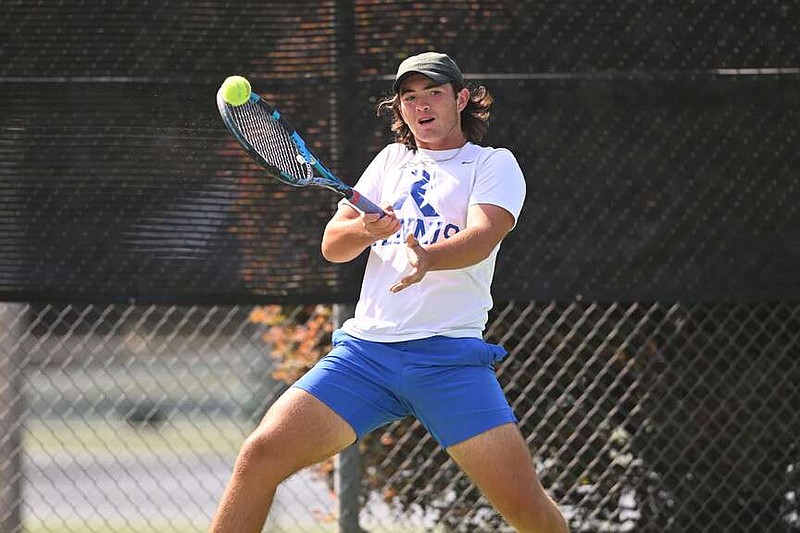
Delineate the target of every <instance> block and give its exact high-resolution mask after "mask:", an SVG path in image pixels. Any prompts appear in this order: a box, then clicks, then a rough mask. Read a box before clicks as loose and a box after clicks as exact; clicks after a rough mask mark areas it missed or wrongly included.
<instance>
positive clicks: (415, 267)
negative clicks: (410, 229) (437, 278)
mask: <svg viewBox="0 0 800 533" xmlns="http://www.w3.org/2000/svg"><path fill="white" fill-rule="evenodd" d="M427 253H428V252H427V251H426V250H425V248H423V247H422V245H420V243H419V241H418V240H417V238H416V237H414V235H413V234H409V235H408V236H407V237H406V257H407V258H408V266H409V267H411V272H409V273H408V274H407V275H405V276H403V277H402V278H400V279H399V280H398V281H397V283H395V284H394V285H392V286H391V287H389V291H390V292H400V291H402V290H403V289H406V288H408V287H410V286H411V285H414V284H415V283H419V282H420V281H422V278H424V277H425V274H427V273H428V257H427Z"/></svg>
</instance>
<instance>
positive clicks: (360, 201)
mask: <svg viewBox="0 0 800 533" xmlns="http://www.w3.org/2000/svg"><path fill="white" fill-rule="evenodd" d="M347 201H348V202H350V203H351V204H353V205H354V206H356V207H357V208H359V209H360V210H362V211H364V212H365V213H376V214H378V215H380V216H383V215H385V214H386V213H385V212H384V211H383V209H381V208H380V207H378V205H377V204H375V203H373V202H372V201H371V200H369V199H367V198H365V197H363V196H361V194H359V192H358V191H356V190H353V193H352V194H351V195H350V198H348V199H347Z"/></svg>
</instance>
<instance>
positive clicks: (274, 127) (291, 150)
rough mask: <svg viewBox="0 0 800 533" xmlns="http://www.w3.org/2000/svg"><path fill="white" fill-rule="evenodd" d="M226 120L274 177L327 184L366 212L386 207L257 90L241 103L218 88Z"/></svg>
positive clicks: (299, 183) (301, 184)
mask: <svg viewBox="0 0 800 533" xmlns="http://www.w3.org/2000/svg"><path fill="white" fill-rule="evenodd" d="M217 107H218V108H219V113H220V115H222V120H223V121H224V122H225V125H226V126H227V127H228V129H229V130H230V132H231V133H232V134H233V137H234V138H235V139H236V140H237V141H238V142H239V144H240V145H242V148H244V149H245V151H246V152H247V153H248V154H249V155H250V157H252V158H253V160H254V161H255V162H256V163H258V164H259V165H260V166H262V167H263V168H264V169H265V170H266V171H267V173H268V174H269V175H270V176H272V177H273V178H275V179H277V180H279V181H282V182H283V183H286V184H287V185H291V186H293V187H308V186H310V185H311V186H315V187H324V188H326V189H330V190H332V191H333V192H335V193H337V194H338V195H340V196H341V197H343V198H346V199H347V200H348V201H349V202H350V203H351V204H353V206H355V207H357V208H358V209H360V210H361V211H364V212H366V213H377V214H379V215H384V214H385V213H384V212H383V209H381V208H380V207H378V206H377V205H375V204H374V203H373V202H371V201H370V200H368V199H367V198H364V197H363V196H361V195H360V194H359V193H358V191H356V190H354V189H353V188H352V187H350V186H349V185H347V184H346V183H345V182H343V181H342V180H341V179H339V178H338V177H337V176H336V175H335V174H334V173H333V172H331V171H330V170H328V169H327V168H326V167H325V165H323V164H322V162H321V161H320V160H319V158H317V157H316V156H315V155H314V154H313V153H312V152H311V150H309V149H308V147H307V146H306V143H305V141H304V140H303V138H302V137H300V134H298V133H297V131H295V129H294V128H293V127H292V126H291V125H290V124H289V123H288V122H287V121H286V120H285V119H284V118H283V117H282V116H281V113H280V111H278V110H277V109H275V108H274V107H272V106H271V105H270V104H268V103H267V102H266V101H264V99H262V98H261V97H260V96H259V95H257V94H256V93H254V92H250V97H249V98H248V99H247V100H246V101H245V102H244V103H243V104H241V105H235V106H234V105H231V104H229V103H228V102H226V101H225V99H224V98H223V97H222V88H220V90H219V91H218V92H217Z"/></svg>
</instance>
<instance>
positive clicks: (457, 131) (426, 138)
mask: <svg viewBox="0 0 800 533" xmlns="http://www.w3.org/2000/svg"><path fill="white" fill-rule="evenodd" d="M399 97H400V115H401V116H402V117H403V120H405V122H406V124H408V127H409V128H410V129H411V133H412V134H413V135H414V138H415V139H416V141H417V146H418V147H419V148H426V149H430V150H448V149H451V148H459V147H460V146H462V145H463V144H464V142H466V139H465V137H464V133H463V132H462V131H461V111H462V110H463V109H464V107H465V106H466V105H467V100H468V98H469V90H468V89H462V90H461V91H459V92H458V94H455V93H454V91H453V86H452V85H451V84H449V83H445V84H444V85H437V84H436V82H434V81H433V80H431V79H430V78H428V77H426V76H423V75H422V74H412V75H411V76H409V77H407V78H406V79H404V80H403V82H402V83H401V84H400V90H399Z"/></svg>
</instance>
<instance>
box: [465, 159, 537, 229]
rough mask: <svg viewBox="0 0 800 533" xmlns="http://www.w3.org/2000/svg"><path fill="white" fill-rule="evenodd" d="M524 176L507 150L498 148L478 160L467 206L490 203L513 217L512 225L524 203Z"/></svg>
mask: <svg viewBox="0 0 800 533" xmlns="http://www.w3.org/2000/svg"><path fill="white" fill-rule="evenodd" d="M525 191H526V185H525V176H523V174H522V169H521V168H520V166H519V163H517V159H516V158H515V157H514V154H512V153H511V152H510V151H509V150H507V149H505V148H498V149H496V150H493V151H492V152H491V153H489V155H488V156H487V157H486V158H484V159H482V160H481V161H480V162H479V166H478V169H477V172H476V177H475V185H474V186H473V188H472V195H471V196H470V200H469V205H475V204H491V205H496V206H499V207H502V208H503V209H505V210H506V211H508V212H509V213H511V215H512V216H513V217H514V225H515V226H516V224H517V219H518V218H519V215H520V213H521V212H522V205H523V203H524V202H525Z"/></svg>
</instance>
